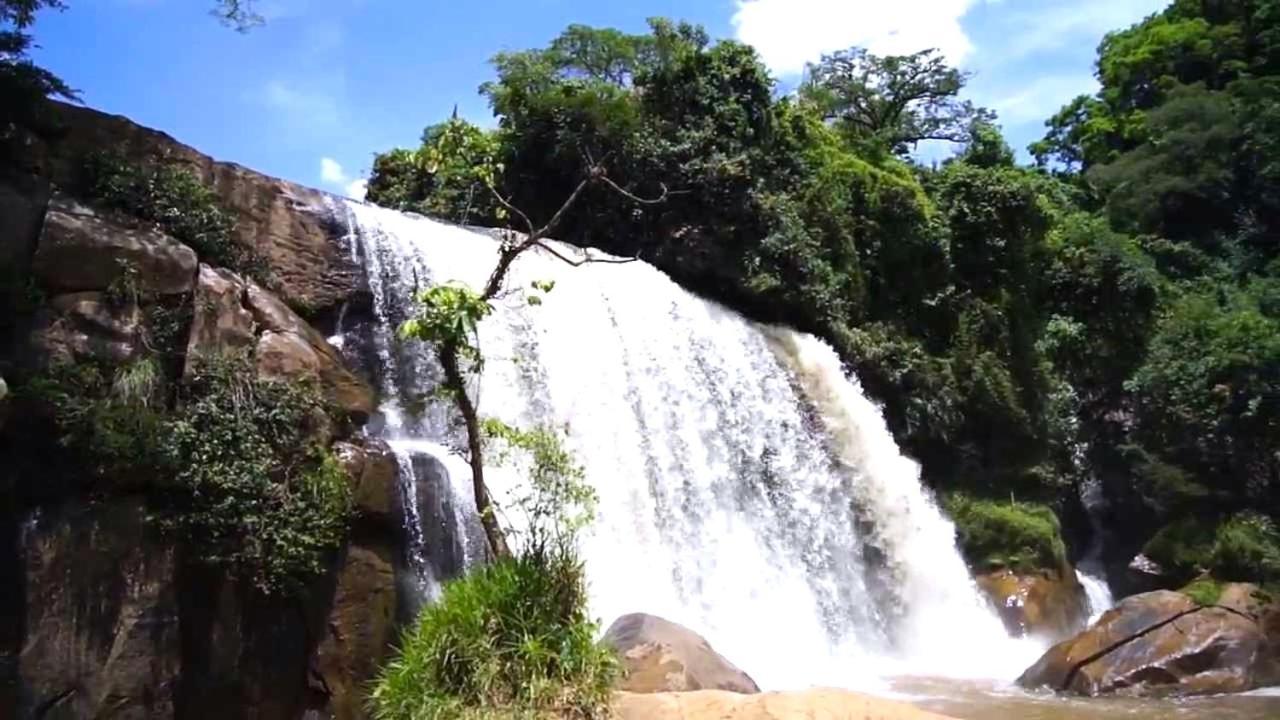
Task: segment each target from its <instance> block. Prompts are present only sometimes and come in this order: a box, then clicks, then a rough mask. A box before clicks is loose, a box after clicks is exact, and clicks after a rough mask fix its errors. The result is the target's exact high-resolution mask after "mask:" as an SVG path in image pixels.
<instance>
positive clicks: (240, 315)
mask: <svg viewBox="0 0 1280 720" xmlns="http://www.w3.org/2000/svg"><path fill="white" fill-rule="evenodd" d="M247 348H251V349H252V352H253V357H254V360H255V362H256V363H257V368H258V374H259V376H261V377H264V378H270V379H275V380H313V381H315V382H316V383H317V384H318V385H319V387H320V388H321V390H322V391H323V392H324V394H325V396H326V397H327V398H328V399H329V400H330V401H331V402H332V403H333V404H334V405H335V406H336V407H338V408H340V409H342V410H343V411H344V412H345V413H346V414H347V415H348V416H350V417H352V418H354V419H356V420H357V421H360V422H363V420H364V419H366V418H368V417H369V415H370V414H371V413H372V412H373V409H374V395H373V389H372V388H370V387H369V385H368V383H366V382H365V381H364V380H362V379H360V378H359V377H357V376H356V375H355V374H354V373H352V372H351V371H350V370H348V369H347V367H346V365H345V363H344V362H343V359H342V356H341V355H340V354H339V353H338V351H337V350H335V349H334V348H333V346H331V345H330V344H329V343H328V342H327V341H326V340H325V338H324V336H323V335H321V334H320V332H319V331H317V330H316V329H315V328H313V327H311V325H309V324H308V323H307V321H305V320H303V319H302V318H301V317H299V316H298V314H297V313H295V312H294V311H293V310H292V309H291V308H290V307H289V306H288V305H286V304H285V303H284V302H282V301H281V300H280V299H279V298H277V297H275V295H273V294H272V293H270V292H268V291H267V290H264V289H262V288H261V287H259V286H258V285H257V284H255V283H253V282H252V281H249V280H246V279H244V278H242V277H240V276H239V275H237V274H235V273H233V272H230V271H228V270H222V269H218V268H213V267H210V266H208V265H201V266H200V272H199V281H198V283H197V284H196V292H195V312H194V317H193V319H192V324H191V334H190V339H189V342H188V345H187V372H188V373H190V372H191V371H192V369H193V368H194V367H195V364H196V363H198V362H199V361H200V359H201V358H204V357H210V356H214V355H218V354H223V353H226V352H228V351H234V350H244V349H247Z"/></svg>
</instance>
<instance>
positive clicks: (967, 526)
mask: <svg viewBox="0 0 1280 720" xmlns="http://www.w3.org/2000/svg"><path fill="white" fill-rule="evenodd" d="M944 505H945V507H946V510H947V512H948V514H950V516H951V519H952V520H953V521H954V522H955V524H956V531H957V535H958V540H959V544H960V549H961V552H963V553H964V556H965V559H966V560H968V562H969V564H970V565H971V566H973V567H974V568H976V569H979V570H984V569H991V568H1010V569H1013V570H1017V571H1019V572H1030V571H1035V570H1042V569H1047V570H1057V569H1060V568H1062V567H1063V566H1064V565H1065V564H1066V560H1067V551H1066V545H1065V544H1064V543H1063V541H1062V533H1061V528H1060V526H1059V524H1058V517H1057V515H1055V514H1054V513H1053V510H1051V509H1050V508H1049V507H1048V506H1045V505H1037V504H1033V503H1021V502H1005V501H996V500H985V499H979V498H974V497H970V496H968V495H964V494H962V493H955V494H953V495H950V496H948V497H947V498H946V500H945V502H944Z"/></svg>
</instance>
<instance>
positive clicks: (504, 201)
mask: <svg viewBox="0 0 1280 720" xmlns="http://www.w3.org/2000/svg"><path fill="white" fill-rule="evenodd" d="M485 187H487V188H489V192H491V193H493V197H494V198H495V199H496V200H497V201H498V203H499V204H500V205H502V207H504V208H506V209H507V212H512V213H515V214H516V215H518V216H520V219H521V220H524V224H525V225H527V226H528V228H529V234H530V235H532V234H533V221H532V220H530V219H529V216H528V215H525V214H524V211H523V210H521V209H520V208H518V207H516V206H515V205H512V204H511V203H510V202H508V201H507V199H506V198H504V197H502V193H500V192H498V189H497V188H495V187H494V186H492V185H490V184H488V183H485Z"/></svg>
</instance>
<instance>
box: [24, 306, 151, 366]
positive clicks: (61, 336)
mask: <svg viewBox="0 0 1280 720" xmlns="http://www.w3.org/2000/svg"><path fill="white" fill-rule="evenodd" d="M145 320H146V319H145V317H144V315H143V313H142V311H141V310H140V309H139V308H138V306H137V305H134V304H131V303H125V304H121V303H115V302H112V301H111V300H110V299H109V298H108V297H107V296H106V294H105V293H101V292H78V293H68V294H66V295H57V296H55V297H53V298H51V299H50V300H49V301H48V303H47V304H46V305H45V306H43V307H42V308H40V310H38V311H37V312H36V315H35V318H34V320H33V327H32V330H31V334H30V335H29V336H28V339H27V345H28V357H26V358H24V362H25V363H26V364H28V365H31V366H33V367H47V366H49V365H51V364H56V363H71V362H78V361H84V360H102V361H106V362H109V363H113V364H119V363H123V362H127V361H129V360H131V359H133V358H135V357H137V356H139V355H140V354H141V352H142V350H143V347H144V340H145V338H146V322H145Z"/></svg>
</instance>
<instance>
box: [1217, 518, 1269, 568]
mask: <svg viewBox="0 0 1280 720" xmlns="http://www.w3.org/2000/svg"><path fill="white" fill-rule="evenodd" d="M1209 564H1210V565H1211V567H1212V568H1213V574H1214V576H1215V577H1217V578H1220V579H1222V580H1228V581H1238V582H1246V581H1247V582H1255V583H1258V584H1269V583H1275V582H1280V531H1277V529H1276V526H1275V522H1273V521H1272V520H1271V519H1270V518H1268V517H1265V516H1263V515H1259V514H1257V513H1252V512H1246V513H1240V514H1238V515H1236V516H1234V517H1232V518H1231V519H1229V520H1227V521H1226V522H1225V523H1223V524H1222V525H1221V526H1219V527H1218V532H1217V534H1216V537H1215V541H1214V544H1213V551H1212V553H1211V554H1210V556H1209Z"/></svg>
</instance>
